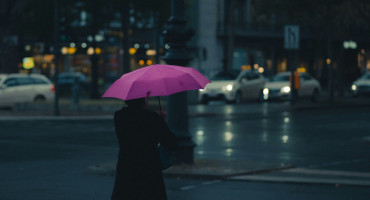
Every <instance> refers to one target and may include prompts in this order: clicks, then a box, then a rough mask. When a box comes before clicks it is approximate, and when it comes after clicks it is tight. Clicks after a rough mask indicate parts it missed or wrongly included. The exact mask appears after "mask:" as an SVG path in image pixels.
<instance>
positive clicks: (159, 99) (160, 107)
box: [158, 96, 162, 112]
mask: <svg viewBox="0 0 370 200" xmlns="http://www.w3.org/2000/svg"><path fill="white" fill-rule="evenodd" d="M158 102H159V112H162V106H161V97H160V96H158Z"/></svg>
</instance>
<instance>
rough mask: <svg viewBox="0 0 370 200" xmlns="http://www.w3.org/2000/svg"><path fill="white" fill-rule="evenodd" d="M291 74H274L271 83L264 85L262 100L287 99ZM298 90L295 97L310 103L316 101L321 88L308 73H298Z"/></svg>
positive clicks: (289, 91)
mask: <svg viewBox="0 0 370 200" xmlns="http://www.w3.org/2000/svg"><path fill="white" fill-rule="evenodd" d="M290 76H291V72H281V73H278V74H276V75H275V76H274V77H273V78H272V79H271V81H269V82H267V83H266V88H265V89H264V90H263V94H264V99H265V100H269V99H289V98H290V94H291V88H290ZM299 77H300V88H299V89H298V90H297V93H296V95H297V97H306V98H307V97H308V98H311V100H312V101H314V102H315V101H317V100H318V98H319V95H320V91H321V86H320V83H319V81H317V80H316V79H314V78H313V77H312V76H311V75H310V74H308V73H299Z"/></svg>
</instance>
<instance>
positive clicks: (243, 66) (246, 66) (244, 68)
mask: <svg viewBox="0 0 370 200" xmlns="http://www.w3.org/2000/svg"><path fill="white" fill-rule="evenodd" d="M241 69H242V70H250V69H251V66H250V65H242V67H241Z"/></svg>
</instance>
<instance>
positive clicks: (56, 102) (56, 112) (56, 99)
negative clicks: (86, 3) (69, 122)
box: [54, 0, 60, 116]
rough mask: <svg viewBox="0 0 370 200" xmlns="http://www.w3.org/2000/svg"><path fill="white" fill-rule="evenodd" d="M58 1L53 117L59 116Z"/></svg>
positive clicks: (55, 1)
mask: <svg viewBox="0 0 370 200" xmlns="http://www.w3.org/2000/svg"><path fill="white" fill-rule="evenodd" d="M58 9H59V8H58V0H54V80H55V82H54V89H55V96H54V115H55V116H59V115H60V110H59V84H58V76H59V69H58V58H59V26H58V24H59V21H58V20H59V12H58Z"/></svg>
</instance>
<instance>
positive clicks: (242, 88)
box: [198, 70, 266, 104]
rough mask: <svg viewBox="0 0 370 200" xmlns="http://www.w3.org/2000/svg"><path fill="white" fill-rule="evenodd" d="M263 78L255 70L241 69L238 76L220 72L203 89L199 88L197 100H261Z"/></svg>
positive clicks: (228, 101) (232, 101)
mask: <svg viewBox="0 0 370 200" xmlns="http://www.w3.org/2000/svg"><path fill="white" fill-rule="evenodd" d="M265 82H266V81H265V78H264V77H263V76H262V75H261V74H260V73H259V72H258V71H255V70H248V71H241V72H240V73H239V75H238V76H235V75H233V74H231V73H225V72H221V73H219V74H217V75H216V76H215V77H213V78H212V79H211V83H208V84H207V85H206V87H205V88H204V89H201V90H199V98H198V99H199V102H201V103H203V104H207V103H208V102H209V101H212V100H226V102H227V103H237V104H239V103H241V101H243V100H258V101H263V93H262V91H263V89H264V85H265Z"/></svg>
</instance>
